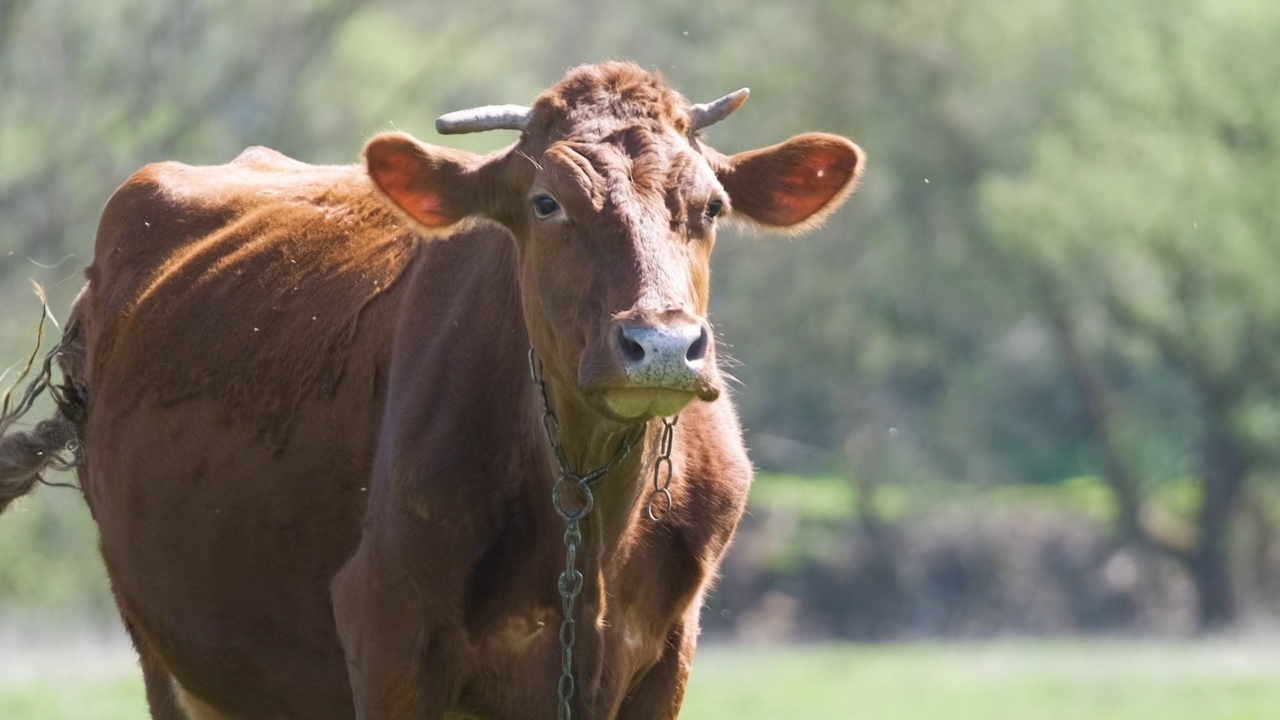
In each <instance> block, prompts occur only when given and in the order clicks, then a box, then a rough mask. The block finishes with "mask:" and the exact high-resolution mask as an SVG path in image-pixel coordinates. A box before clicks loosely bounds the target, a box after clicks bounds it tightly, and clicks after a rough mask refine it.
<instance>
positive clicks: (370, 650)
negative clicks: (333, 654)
mask: <svg viewBox="0 0 1280 720" xmlns="http://www.w3.org/2000/svg"><path fill="white" fill-rule="evenodd" d="M362 549H363V548H362ZM397 577H401V578H402V577H403V575H399V576H397V575H394V574H388V573H380V572H378V569H377V566H376V564H375V563H374V562H372V561H371V560H370V559H369V558H368V557H367V554H366V553H363V552H361V551H360V550H358V551H357V552H356V554H355V555H354V556H353V557H352V558H351V560H350V561H349V562H348V563H347V564H346V566H344V567H343V569H342V570H341V571H340V572H339V573H338V575H337V577H336V578H335V579H334V582H333V609H334V619H335V621H336V622H337V626H338V636H339V638H341V640H342V647H343V651H344V652H345V654H346V660H347V674H348V676H349V678H350V680H351V691H352V695H353V696H354V698H355V706H356V707H355V709H356V717H357V718H358V719H359V720H443V718H444V716H445V711H446V709H447V703H448V687H447V679H446V677H445V666H444V663H443V649H442V647H441V643H440V638H439V631H438V626H437V627H433V626H432V623H431V622H430V620H429V617H428V614H427V613H426V612H425V611H424V609H423V608H420V607H417V606H416V604H415V603H413V602H412V601H411V600H409V598H411V597H412V594H411V593H410V592H409V591H408V588H402V587H396V584H395V582H394V579H395V578H397Z"/></svg>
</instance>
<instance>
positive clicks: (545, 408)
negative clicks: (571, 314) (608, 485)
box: [529, 348, 675, 720]
mask: <svg viewBox="0 0 1280 720" xmlns="http://www.w3.org/2000/svg"><path fill="white" fill-rule="evenodd" d="M529 376H530V377H532V378H533V381H534V382H535V383H536V384H537V385H538V392H539V393H541V395H542V429H543V432H545V433H546V435H547V442H549V443H550V444H551V451H552V453H553V454H554V455H555V458H556V465H557V466H558V467H559V469H560V477H559V478H557V479H556V483H555V485H554V486H552V488H551V504H552V505H553V506H554V507H555V509H556V514H558V515H559V516H560V517H561V518H563V519H564V521H565V530H564V548H565V552H564V570H563V571H561V573H560V578H559V581H558V582H557V587H558V589H559V591H560V605H561V612H562V613H563V616H562V619H561V621H560V681H559V683H558V684H557V686H556V694H557V696H558V698H559V710H558V714H557V718H558V720H572V718H571V715H572V708H571V706H570V702H571V701H572V699H573V693H574V690H575V689H576V687H575V681H574V678H573V646H574V643H575V642H576V640H577V624H576V622H575V621H574V619H573V608H574V605H575V604H576V602H577V600H578V595H579V594H580V593H581V592H582V586H583V577H582V573H581V572H580V571H579V570H578V568H577V560H578V546H579V545H580V544H582V532H581V522H582V519H583V518H584V517H586V516H587V513H589V512H591V509H592V508H593V507H595V504H596V500H595V495H594V494H593V493H592V490H591V486H592V485H593V484H594V483H595V482H596V481H597V480H599V479H600V478H602V477H604V476H605V475H607V474H608V473H609V471H611V470H613V469H614V468H615V467H617V466H618V463H620V462H622V459H623V458H625V457H626V456H627V455H629V454H631V451H632V449H634V448H635V445H636V442H637V441H638V440H639V439H640V438H641V437H642V436H643V434H644V425H643V424H641V425H639V426H637V428H636V432H635V433H634V436H633V435H632V433H626V434H624V435H623V436H622V442H620V443H619V444H618V449H617V450H615V451H614V453H613V455H612V456H611V457H610V458H609V460H608V461H607V462H605V464H604V465H602V466H600V467H598V468H596V469H595V470H592V471H591V472H588V473H585V474H582V475H579V474H578V473H575V472H573V471H572V470H570V469H569V460H568V457H567V456H566V455H565V451H564V444H563V443H561V442H560V419H559V418H557V417H556V414H555V412H554V411H552V410H551V402H550V400H549V399H548V398H547V383H546V379H545V378H544V376H543V372H542V365H541V363H539V362H538V359H537V357H536V356H534V353H533V348H529ZM663 422H664V423H665V422H666V421H665V420H664V421H663ZM674 424H675V423H674V421H673V422H670V423H667V424H666V429H665V430H664V435H663V444H664V445H663V446H664V448H665V451H666V452H665V455H666V456H667V457H668V460H667V465H668V468H669V467H670V454H671V447H670V446H671V439H670V438H669V437H668V435H670V432H671V426H672V425H674ZM654 482H655V487H656V483H657V475H656V473H655V475H654ZM670 483H671V477H670V472H669V471H668V474H667V480H666V484H667V485H669V484H670ZM575 489H576V490H577V491H578V493H579V495H581V502H580V504H579V505H578V506H577V507H570V506H568V505H567V504H566V500H565V494H566V493H567V492H568V491H570V490H575ZM664 490H665V486H664ZM667 495H668V498H669V497H670V491H669V490H668V491H667ZM650 502H651V503H652V500H651V501H650ZM649 516H650V517H653V513H652V511H650V514H649Z"/></svg>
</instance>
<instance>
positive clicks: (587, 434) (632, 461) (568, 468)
mask: <svg viewBox="0 0 1280 720" xmlns="http://www.w3.org/2000/svg"><path fill="white" fill-rule="evenodd" d="M529 368H530V373H531V375H532V377H533V380H534V389H535V393H537V394H539V396H540V397H538V399H537V403H538V405H539V412H540V413H541V417H542V426H543V431H544V432H543V433H542V434H543V435H544V441H545V443H546V447H547V451H548V453H549V455H550V458H551V460H550V462H551V467H552V473H553V475H554V476H555V478H556V480H557V483H558V484H557V487H555V488H554V489H553V499H554V500H556V501H557V504H558V507H557V510H558V511H559V512H560V514H561V516H562V517H564V518H565V519H566V520H568V519H570V518H571V517H573V516H575V515H579V516H580V517H581V518H582V519H583V520H584V521H585V520H586V519H587V517H588V516H593V517H592V522H591V524H592V525H595V526H597V527H600V528H601V529H605V528H607V529H606V530H605V534H606V535H607V536H613V535H616V534H618V533H620V532H621V531H622V529H623V528H624V527H625V526H626V525H627V520H628V519H630V518H633V517H635V516H636V513H635V509H636V503H637V501H638V499H639V497H640V494H641V491H642V489H643V483H642V482H641V473H640V470H641V467H642V466H643V464H644V459H645V457H647V454H648V449H649V446H651V445H653V442H652V438H653V437H654V432H653V431H652V429H651V426H653V425H654V421H650V422H642V423H637V424H631V425H627V424H620V423H615V422H612V421H608V420H604V419H603V418H601V417H600V416H599V415H598V414H597V413H596V412H595V411H594V410H592V409H591V408H589V407H588V406H587V405H586V404H585V403H583V402H582V401H581V400H580V399H579V398H578V396H577V394H576V393H574V392H572V391H568V390H566V389H564V388H562V387H560V386H559V384H558V383H557V382H556V381H555V378H554V377H546V375H545V374H544V372H543V368H542V365H541V362H540V361H539V360H538V358H537V356H536V354H535V353H534V352H533V351H532V350H530V352H529ZM659 426H660V425H659ZM584 505H585V506H588V507H585V508H584ZM597 539H598V540H602V541H605V543H606V544H607V545H609V544H612V543H609V542H608V538H597Z"/></svg>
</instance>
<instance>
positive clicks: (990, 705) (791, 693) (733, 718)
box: [0, 641, 1280, 720]
mask: <svg viewBox="0 0 1280 720" xmlns="http://www.w3.org/2000/svg"><path fill="white" fill-rule="evenodd" d="M36 670H38V672H37V671H36ZM1277 678H1280V644H1275V643H1273V644H1270V645H1268V644H1266V643H1262V642H1258V643H1251V644H1244V643H1217V642H1214V643H1200V644H1196V643H1173V642H1129V641H1116V642H1025V641H1020V642H1002V643H977V644H936V643H920V644H900V645H879V646H834V645H833V646H820V647H780V648H769V647H751V648H744V647H739V646H708V647H705V648H703V649H702V651H700V653H699V656H698V660H697V664H696V666H695V668H694V675H693V679H692V681H691V683H690V688H689V692H688V697H687V698H686V702H685V708H684V712H683V713H682V717H685V718H693V719H694V720H722V719H723V720H757V719H759V720H764V719H765V718H768V719H769V720H777V719H779V718H783V719H784V720H808V719H809V718H813V719H814V720H844V719H848V720H862V719H863V718H866V719H869V720H1274V719H1275V718H1278V717H1280V682H1278V681H1277ZM145 717H147V715H146V710H145V703H144V701H143V694H142V682H141V680H140V678H139V677H138V675H137V671H136V670H135V669H134V668H133V667H132V666H131V665H129V664H128V663H127V662H125V661H124V660H121V663H120V665H119V666H118V667H117V668H110V669H107V670H103V669H102V668H98V669H97V670H94V671H91V672H85V671H77V670H76V668H75V667H74V666H73V665H66V664H65V663H59V666H58V667H49V668H38V669H36V668H27V669H26V670H25V671H24V672H22V673H20V674H18V675H17V676H12V675H10V676H0V718H6V719H8V718H14V719H22V720H72V719H73V718H74V719H76V720H84V719H89V720H142V719H143V718H145Z"/></svg>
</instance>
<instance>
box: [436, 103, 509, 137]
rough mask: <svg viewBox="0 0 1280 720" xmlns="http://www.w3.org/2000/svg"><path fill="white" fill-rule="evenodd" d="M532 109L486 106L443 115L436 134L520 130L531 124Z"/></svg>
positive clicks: (437, 123) (437, 124) (439, 120)
mask: <svg viewBox="0 0 1280 720" xmlns="http://www.w3.org/2000/svg"><path fill="white" fill-rule="evenodd" d="M531 112H532V110H531V109H530V108H527V107H525V106H523V105H485V106H484V107H478V108H471V109H470V110H459V111H457V112H451V113H448V114H445V115H441V116H440V117H439V119H437V120H436V132H438V133H440V134H441V135H458V134H461V133H473V132H484V131H485V130H520V131H523V130H524V128H525V126H526V125H528V124H529V114H530V113H531Z"/></svg>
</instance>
